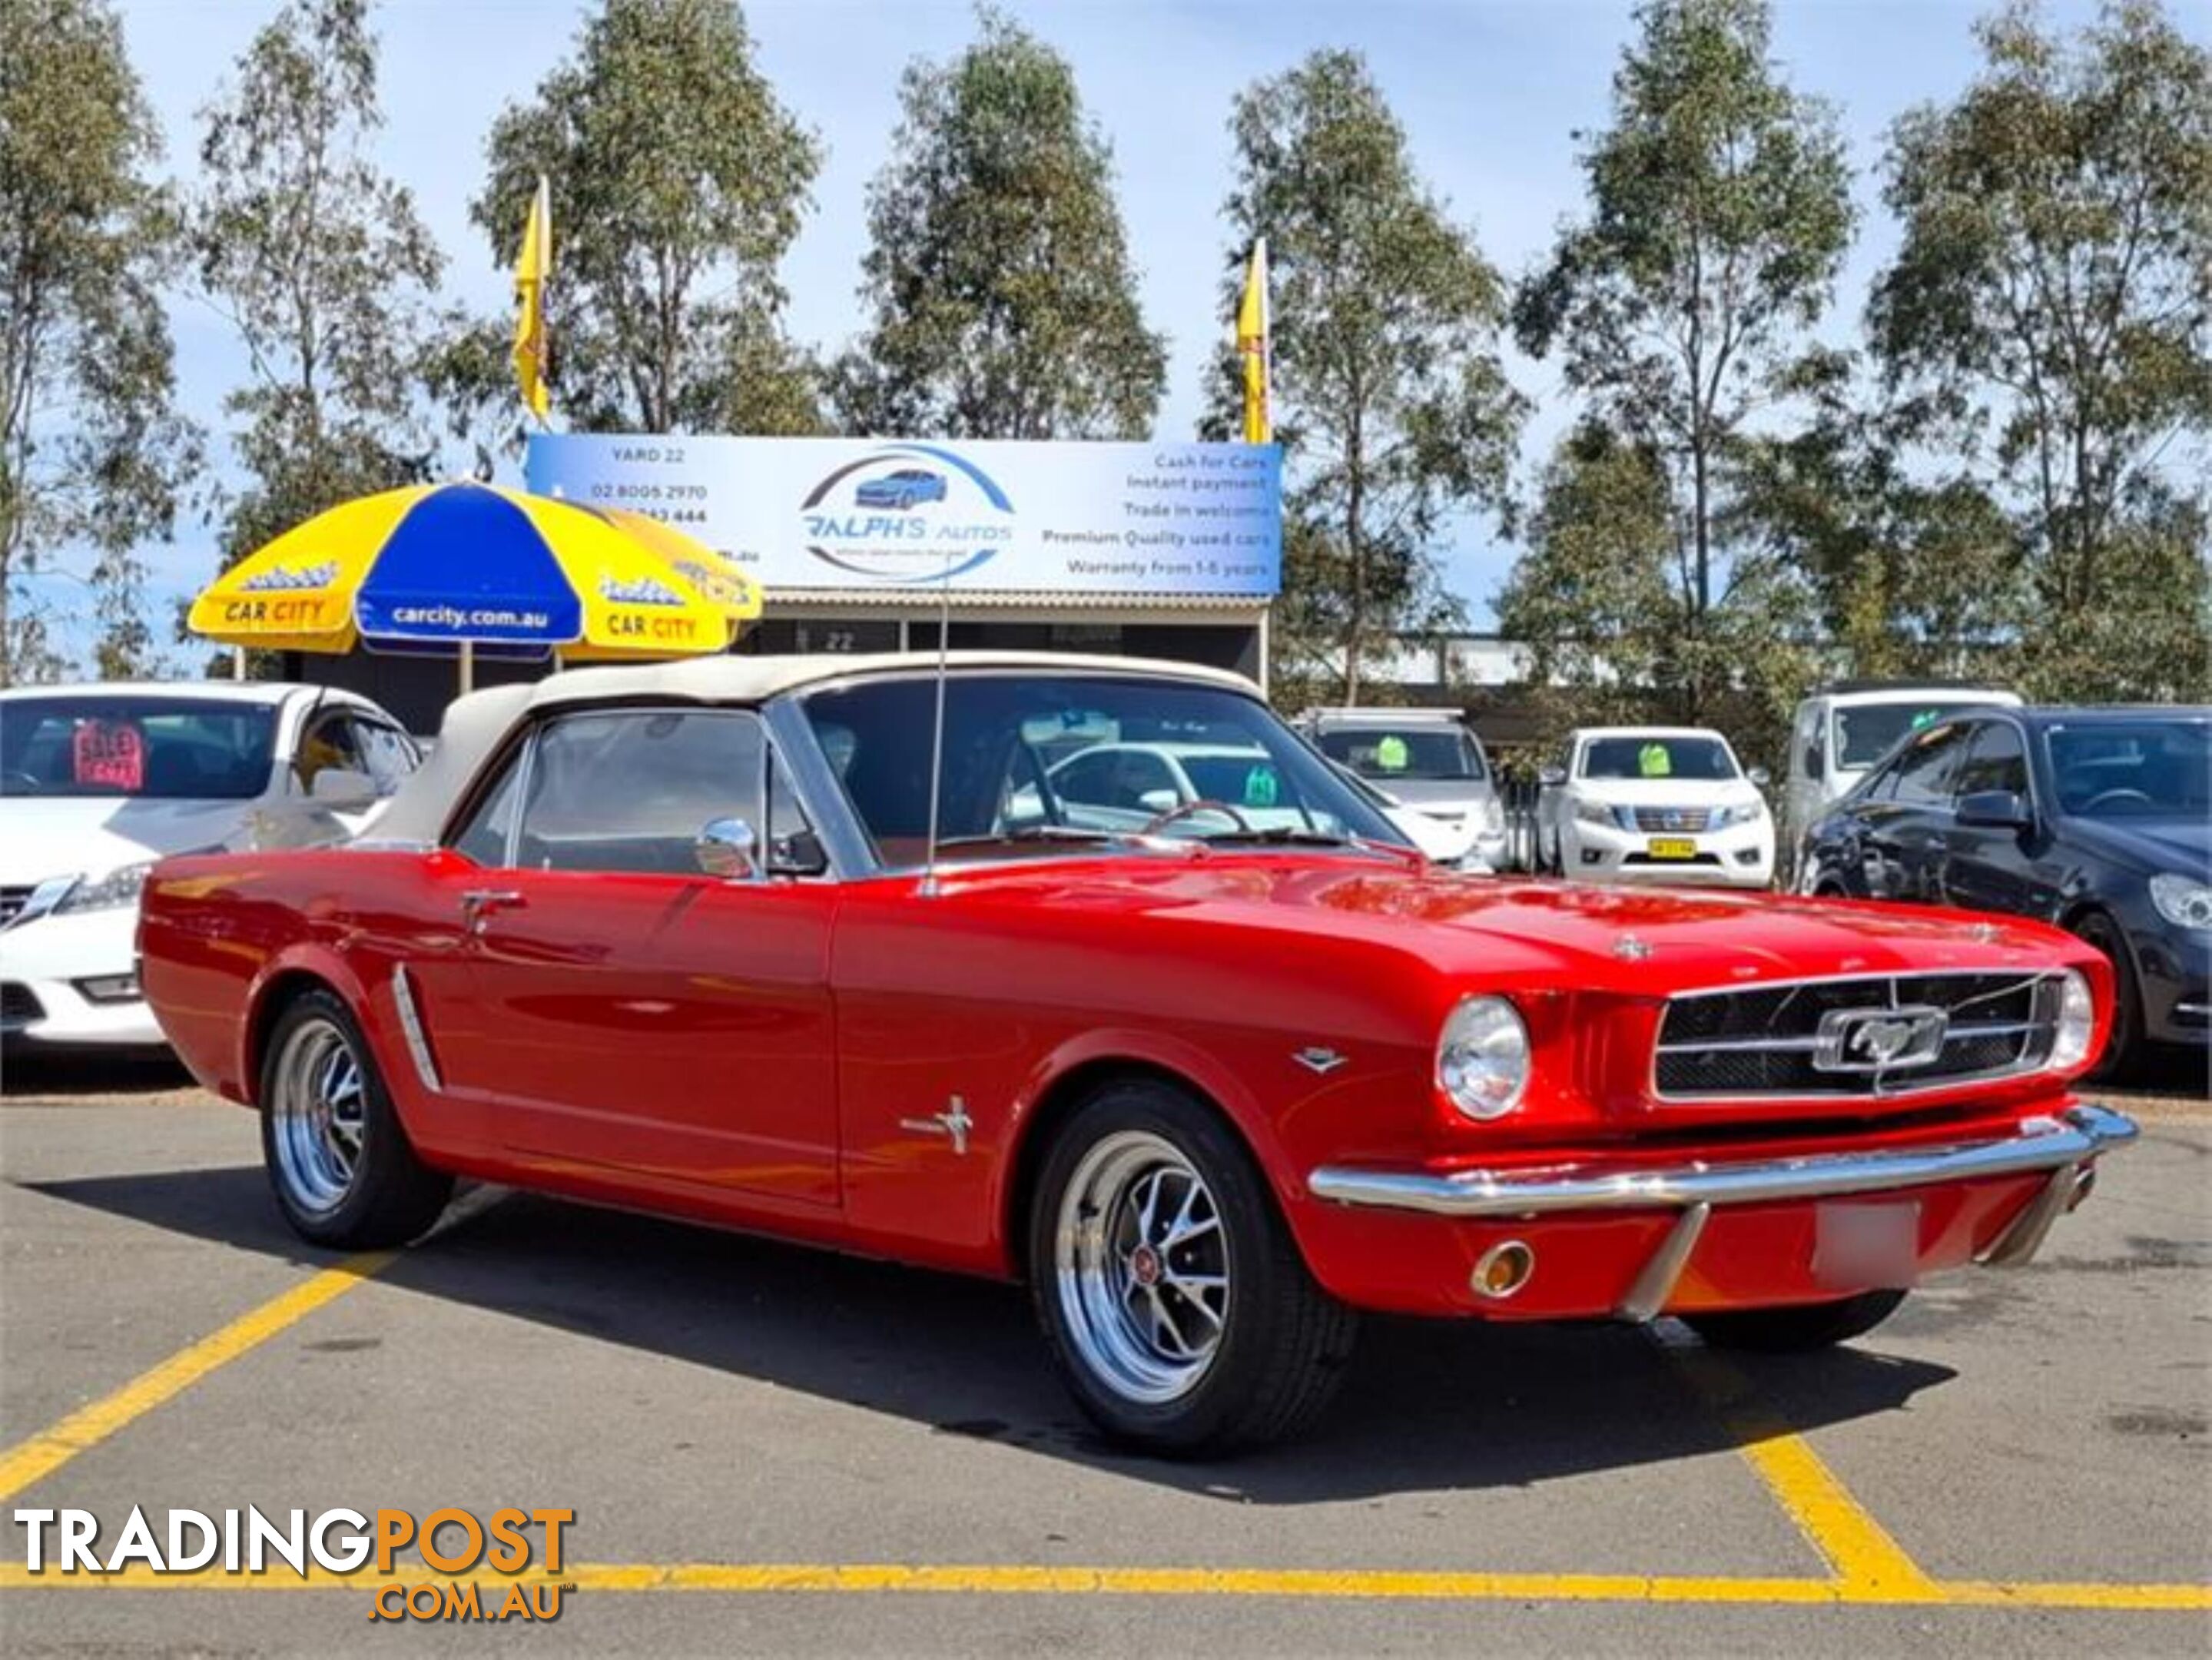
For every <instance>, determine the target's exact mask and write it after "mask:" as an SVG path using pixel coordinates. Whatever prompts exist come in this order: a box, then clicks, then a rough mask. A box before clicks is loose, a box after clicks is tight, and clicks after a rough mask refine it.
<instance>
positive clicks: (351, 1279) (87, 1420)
mask: <svg viewBox="0 0 2212 1660" xmlns="http://www.w3.org/2000/svg"><path fill="white" fill-rule="evenodd" d="M397 1255H398V1252H396V1251H388V1250H379V1251H368V1252H364V1253H363V1254H362V1255H361V1256H349V1257H348V1258H347V1259H346V1260H345V1261H344V1262H340V1263H338V1264H337V1265H336V1266H335V1267H333V1268H325V1269H324V1270H323V1271H322V1272H321V1273H319V1274H316V1275H315V1276H314V1277H313V1279H311V1280H307V1281H305V1282H304V1283H303V1284H301V1285H297V1286H293V1287H292V1289H291V1290H289V1291H288V1292H284V1293H283V1294H282V1295H281V1296H277V1297H274V1298H270V1300H269V1301H268V1302H266V1303H264V1304H262V1305H261V1306H260V1307H259V1308H258V1309H254V1310H250V1311H249V1312H247V1313H245V1314H242V1315H240V1316H239V1317H238V1318H237V1319H235V1320H234V1321H232V1322H231V1323H229V1324H228V1325H227V1326H225V1327H224V1328H223V1329H222V1330H220V1331H218V1332H216V1333H214V1334H212V1335H210V1336H206V1337H203V1338H202V1339H200V1341H198V1342H197V1343H194V1344H193V1345H191V1347H189V1348H185V1349H180V1350H179V1351H178V1352H177V1353H174V1354H173V1355H171V1356H170V1357H169V1358H168V1359H166V1360H164V1361H162V1362H161V1364H160V1365H156V1366H154V1367H152V1368H151V1369H149V1371H143V1372H141V1373H139V1374H138V1376H137V1377H134V1378H132V1379H131V1381H130V1382H129V1383H125V1385H124V1386H123V1387H122V1388H121V1389H117V1390H116V1391H115V1392H114V1393H112V1395H102V1396H101V1397H100V1399H99V1400H97V1401H94V1402H91V1403H90V1404H88V1405H87V1406H82V1407H79V1408H77V1409H76V1411H75V1412H73V1413H71V1414H70V1415H69V1416H68V1417H66V1418H64V1419H63V1420H61V1421H60V1422H59V1423H58V1424H55V1425H54V1426H52V1427H51V1428H49V1429H46V1430H44V1431H41V1432H40V1433H39V1434H36V1435H33V1436H32V1437H30V1438H28V1439H27V1440H24V1441H19V1442H17V1443H16V1444H15V1445H14V1446H12V1447H10V1448H9V1449H8V1450H6V1451H5V1452H0V1503H5V1502H6V1501H7V1500H9V1499H13V1498H14V1497H15V1495H16V1494H17V1493H21V1492H22V1491H23V1489H24V1488H26V1487H29V1486H30V1485H31V1484H32V1483H33V1482H34V1481H42V1480H44V1479H45V1478H46V1477H47V1476H49V1475H52V1474H53V1473H54V1472H55V1471H56V1470H58V1469H59V1468H61V1467H62V1466H63V1465H64V1464H66V1463H68V1462H69V1461H70V1459H72V1458H74V1457H76V1456H77V1454H79V1453H81V1452H82V1451H84V1450H85V1449H87V1448H88V1447H93V1446H97V1445H98V1444H100V1442H102V1441H105V1440H106V1439H107V1438H108V1437H109V1436H111V1435H113V1434H114V1433H115V1432H117V1431H118V1430H119V1429H122V1428H123V1427H124V1426H126V1425H128V1424H130V1423H131V1422H132V1421H133V1420H137V1419H139V1418H143V1417H144V1416H145V1415H146V1414H148V1413H149V1412H151V1411H153V1410H154V1408H156V1407H158V1406H160V1405H161V1403H162V1402H165V1401H167V1400H169V1399H170V1398H172V1397H173V1396H174V1395H178V1394H179V1393H181V1392H182V1391H184V1390H185V1389H190V1388H191V1386H192V1385H193V1384H194V1383H197V1382H199V1380H200V1379H201V1378H203V1377H206V1376H207V1375H208V1374H209V1373H210V1372H211V1371H215V1370H216V1367H218V1366H221V1365H226V1364H227V1363H228V1362H230V1361H232V1360H235V1359H238V1357H239V1356H240V1355H241V1354H244V1353H246V1351H247V1350H249V1349H251V1348H253V1347H256V1346H257V1345H258V1344H261V1343H265V1342H267V1341H269V1340H270V1338H271V1337H274V1336H275V1335H276V1334H277V1333H278V1332H280V1331H282V1330H283V1329H285V1328H286V1327H287V1326H289V1325H292V1324H294V1323H295V1322H297V1321H299V1320H301V1319H303V1318H305V1317H306V1316H308V1315H310V1314H312V1313H313V1312H314V1311H315V1310H317V1309H319V1308H320V1307H322V1306H323V1304H325V1303H328V1302H330V1301H331V1299H332V1298H337V1297H342V1296H343V1295H344V1294H345V1293H346V1292H349V1291H351V1290H352V1289H353V1288H354V1287H355V1286H357V1285H359V1284H361V1282H362V1280H366V1279H368V1277H369V1276H370V1275H371V1274H375V1273H377V1272H378V1271H379V1270H380V1269H381V1268H384V1267H385V1265H386V1263H388V1262H391V1261H392V1258H393V1257H394V1256H397Z"/></svg>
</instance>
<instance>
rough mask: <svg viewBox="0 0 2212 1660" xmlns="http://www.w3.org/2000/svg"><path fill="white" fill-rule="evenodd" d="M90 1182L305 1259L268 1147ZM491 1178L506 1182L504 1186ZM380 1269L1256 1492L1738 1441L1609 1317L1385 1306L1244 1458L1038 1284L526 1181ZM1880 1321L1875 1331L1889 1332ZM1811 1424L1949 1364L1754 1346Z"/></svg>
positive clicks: (1501, 1480)
mask: <svg viewBox="0 0 2212 1660" xmlns="http://www.w3.org/2000/svg"><path fill="white" fill-rule="evenodd" d="M34 1186H35V1190H36V1191H38V1192H40V1193H41V1194H44V1195H47V1196H49V1197H52V1198H56V1199H60V1200H63V1201H68V1202H70V1203H73V1204H78V1205H84V1206H88V1207H92V1208H94V1209H96V1210H100V1211H105V1212H108V1213H112V1214H114V1215H118V1216H124V1217H128V1218H130V1219H132V1220H134V1221H137V1222H143V1223H148V1224H151V1225H154V1226H156V1227H161V1228H166V1229H169V1230H172V1231H176V1232H179V1233H185V1234H191V1235H193V1236H196V1237H202V1238H207V1239H213V1240H219V1241H221V1242H222V1243H226V1244H229V1245H233V1246H235V1247H238V1248H240V1249H242V1250H257V1251H262V1252H265V1253H267V1254H269V1255H271V1256H281V1257H283V1258H286V1259H288V1260H290V1261H294V1262H301V1263H303V1264H312V1265H318V1266H319V1265H322V1264H325V1263H327V1262H330V1261H331V1260H333V1259H332V1257H331V1254H330V1253H327V1252H323V1251H319V1250H314V1249H313V1248H312V1247H309V1246H307V1245H304V1244H302V1243H301V1242H300V1241H299V1240H297V1239H296V1238H295V1237H293V1235H292V1234H291V1233H290V1231H289V1230H287V1229H286V1228H285V1227H284V1226H283V1223H282V1221H281V1220H280V1219H279V1218H278V1216H277V1214H276V1210H275V1207H274V1205H273V1202H272V1201H271V1200H270V1195H269V1191H268V1187H267V1183H266V1181H265V1178H264V1176H263V1174H262V1172H261V1171H260V1170H259V1168H258V1167H257V1166H242V1167H238V1168H231V1169H222V1170H204V1171H176V1172H169V1173H162V1174H156V1175H146V1176H132V1177H101V1178H96V1179H89V1180H77V1181H64V1182H50V1183H37V1184H34ZM487 1196H489V1195H487ZM384 1279H385V1280H386V1281H387V1282H388V1283H390V1284H392V1285H395V1286H404V1287H405V1288H406V1289H408V1290H410V1291H412V1292H416V1293H418V1294H422V1295H426V1296H431V1297H438V1298H447V1299H449V1300H451V1301H453V1302H456V1303H459V1304H465V1305H467V1306H470V1307H474V1308H480V1309H484V1310H492V1311H495V1312H498V1313H501V1314H504V1315H507V1316H515V1317H519V1318H522V1319H527V1320H533V1321H537V1322H539V1323H543V1324H544V1325H547V1326H550V1327H553V1328H556V1329H560V1330H563V1331H568V1332H574V1333H575V1334H578V1335H581V1336H584V1337H587V1338H591V1339H594V1340H596V1341H600V1342H605V1343H616V1344H621V1345H623V1346H626V1347H631V1348H635V1349H640V1350H643V1351H646V1352H647V1353H653V1354H657V1355H663V1356H666V1357H668V1358H671V1359H679V1360H683V1361H686V1362H689V1363H690V1364H692V1365H701V1366H710V1367H714V1368H716V1369H718V1370H720V1371H725V1372H728V1373H731V1374H733V1375H736V1376H738V1377H750V1378H757V1379H761V1380H763V1381H765V1382H769V1383H775V1384H776V1385H778V1386H780V1387H781V1388H785V1389H799V1390H803V1391H805V1392H806V1393H808V1394H811V1395H820V1396H823V1397H824V1398H826V1399H831V1400H836V1401H840V1402H847V1403H848V1404H851V1405H854V1406H860V1407H863V1408H870V1409H872V1410H875V1411H878V1412H884V1413H890V1414H896V1415H898V1416H900V1417H902V1418H905V1419H908V1420H912V1421H915V1422H917V1423H922V1424H927V1425H928V1426H931V1427H932V1428H933V1430H935V1431H937V1432H939V1433H943V1434H948V1435H958V1436H967V1437H973V1438H982V1439H987V1440H992V1441H996V1442H1000V1443H1002V1444H1007V1445H1012V1446H1017V1447H1021V1448H1024V1449H1027V1450H1031V1451H1034V1452H1036V1453H1037V1454H1039V1455H1040V1456H1048V1457H1054V1458H1061V1459H1066V1460H1071V1461H1073V1462H1079V1463H1082V1464H1085V1465H1089V1466H1091V1467H1093V1468H1102V1469H1110V1470H1115V1471H1117V1472H1120V1473H1122V1474H1125V1475H1128V1476H1130V1477H1131V1478H1133V1479H1135V1480H1140V1481H1152V1482H1157V1483H1160V1484H1162V1485H1164V1486H1169V1487H1176V1488H1179V1489H1182V1490H1185V1491H1188V1492H1193V1493H1209V1494H1212V1495H1215V1496H1217V1497H1220V1498H1224V1499H1234V1500H1237V1501H1241V1502H1248V1503H1259V1504H1273V1505H1297V1504H1307V1503H1314V1502H1318V1501H1323V1500H1330V1499H1344V1498H1347V1497H1361V1496H1368V1495H1373V1494H1377V1493H1391V1492H1396V1491H1401V1490H1409V1491H1433V1490H1437V1489H1441V1488H1462V1489H1477V1490H1479V1489H1483V1488H1491V1487H1524V1486H1527V1485H1528V1484H1530V1483H1533V1482H1537V1481H1545V1480H1548V1479H1551V1478H1554V1477H1558V1476H1562V1475H1573V1474H1577V1473H1580V1472H1585V1471H1590V1470H1599V1469H1610V1468H1628V1467H1634V1466H1638V1465H1644V1464H1657V1463H1664V1462H1669V1461H1671V1460H1674V1459H1679V1458H1682V1457H1686V1456H1691V1455H1693V1454H1698V1453H1707V1452H1713V1451H1716V1450H1723V1449H1725V1448H1727V1447H1729V1445H1730V1444H1731V1443H1730V1442H1729V1438H1728V1436H1727V1434H1726V1432H1724V1431H1723V1429H1722V1428H1721V1426H1719V1424H1718V1423H1717V1421H1715V1420H1714V1418H1713V1416H1712V1414H1711V1413H1710V1412H1709V1411H1708V1410H1707V1409H1706V1408H1704V1407H1703V1406H1701V1405H1700V1404H1699V1402H1697V1401H1696V1400H1695V1399H1694V1398H1693V1397H1692V1395H1690V1394H1689V1392H1688V1389H1687V1387H1686V1384H1685V1383H1684V1381H1683V1380H1682V1378H1681V1377H1680V1375H1679V1374H1678V1373H1677V1372H1676V1371H1675V1370H1674V1366H1673V1365H1671V1363H1670V1362H1669V1361H1668V1359H1666V1357H1665V1356H1664V1355H1663V1354H1662V1353H1661V1352H1660V1350H1659V1348H1658V1347H1657V1346H1656V1345H1655V1344H1653V1343H1651V1342H1650V1341H1647V1340H1646V1339H1645V1338H1644V1336H1642V1335H1639V1334H1638V1333H1637V1332H1635V1331H1632V1330H1631V1329H1627V1328H1625V1327H1620V1326H1613V1325H1589V1326H1492V1325H1481V1324H1478V1323H1473V1322H1468V1323H1459V1322H1446V1321H1419V1320H1398V1319H1370V1321H1369V1322H1368V1323H1367V1325H1366V1328H1365V1329H1364V1333H1363V1335H1362V1341H1361V1344H1360V1348H1359V1353H1358V1359H1357V1361H1356V1362H1355V1364H1354V1366H1353V1371H1352V1376H1351V1377H1349V1378H1348V1379H1347V1380H1346V1387H1345V1389H1344V1392H1343V1394H1342V1395H1340V1397H1339V1400H1338V1403H1337V1406H1336V1408H1335V1409H1334V1411H1333V1412H1332V1413H1331V1414H1329V1416H1328V1419H1327V1420H1326V1421H1325V1422H1324V1423H1322V1425H1321V1426H1318V1427H1317V1429H1316V1432H1314V1433H1313V1434H1312V1435H1310V1437H1309V1438H1306V1439H1304V1440H1302V1441H1299V1442H1297V1443H1294V1444H1291V1445H1289V1446H1286V1447H1282V1448H1277V1449H1273V1450H1267V1451H1262V1452H1259V1453H1255V1454H1252V1455H1249V1456H1245V1457H1243V1458H1241V1459H1238V1460H1237V1461H1235V1462H1231V1463H1225V1464H1220V1463H1217V1464H1212V1465H1202V1464H1176V1463H1171V1462H1162V1461H1158V1460H1154V1459H1149V1458H1143V1457H1135V1456H1129V1455H1127V1454H1125V1453H1122V1452H1121V1451H1119V1450H1115V1448H1113V1447H1111V1446H1109V1445H1108V1444H1105V1443H1103V1442H1102V1441H1101V1440H1099V1439H1098V1438H1097V1436H1096V1435H1095V1434H1093V1433H1092V1432H1091V1430H1090V1428H1089V1426H1087V1424H1086V1423H1085V1421H1084V1420H1081V1419H1080V1417H1079V1414H1077V1413H1076V1411H1075V1409H1074V1408H1073V1406H1072V1404H1071V1403H1070V1402H1069V1401H1068V1399H1067V1397H1066V1395H1064V1394H1063V1393H1062V1391H1061V1390H1060V1388H1059V1386H1058V1384H1057V1383H1056V1382H1055V1381H1054V1378H1053V1377H1052V1375H1051V1372H1050V1371H1049V1369H1048V1365H1047V1364H1046V1361H1045V1359H1044V1353H1043V1347H1042V1341H1041V1340H1040V1339H1039V1337H1038V1335H1037V1333H1036V1326H1035V1322H1034V1318H1033V1316H1031V1314H1030V1309H1029V1305H1028V1300H1027V1296H1026V1293H1025V1292H1023V1291H1022V1290H1021V1289H1019V1288H1018V1287H1014V1286H1003V1285H998V1284H994V1283H991V1282H988V1281H984V1280H968V1279H962V1278H959V1277H957V1276H953V1275H948V1274H929V1273H925V1272H922V1271H920V1270H916V1269H908V1268H898V1267H895V1266H892V1265H890V1264H886V1263H881V1262H867V1261H863V1260H861V1259H859V1258H854V1257H846V1256H835V1255H832V1254H829V1253H826V1252H821V1251H813V1250H805V1249H804V1248H801V1247H799V1246H793V1245H786V1244H781V1243H776V1242H774V1241H769V1240H763V1239H757V1238H752V1237H747V1236H744V1235H739V1234H730V1233H721V1232H717V1231H712V1230H708V1229H704V1228H696V1227H690V1226H687V1225H683V1224H680V1223H676V1222H668V1221H662V1220H659V1219H653V1218H649V1217H641V1216H634V1215H629V1214H627V1213H620V1212H615V1211H603V1210H597V1209H592V1208H590V1207H583V1206H579V1205H574V1204H569V1203H567V1202H565V1201H558V1200H553V1199H545V1198H540V1197H538V1196H535V1195H524V1194H513V1195H507V1196H505V1197H504V1198H503V1199H501V1201H499V1202H497V1203H495V1204H492V1205H489V1207H485V1208H483V1209H482V1210H481V1211H479V1212H478V1213H476V1214H473V1215H471V1216H468V1217H467V1218H466V1219H465V1220H462V1221H460V1222H459V1224H458V1225H451V1226H449V1227H448V1228H447V1230H446V1231H442V1232H441V1233H439V1234H437V1235H436V1236H435V1237H432V1238H430V1239H429V1240H428V1241H426V1242H424V1243H422V1244H421V1245H419V1246H417V1247H416V1248H415V1249H414V1250H411V1251H410V1252H409V1253H408V1255H407V1256H405V1257H404V1259H403V1260H402V1261H401V1262H398V1263H397V1264H395V1265H394V1266H393V1267H392V1268H389V1269H387V1270H386V1273H385V1275H384ZM1875 1341H1876V1342H1878V1341H1879V1339H1878V1338H1877V1339H1876V1340H1875ZM1752 1359H1753V1358H1752V1357H1745V1360H1746V1363H1747V1364H1746V1365H1745V1366H1744V1370H1745V1371H1747V1372H1749V1373H1751V1374H1753V1379H1754V1382H1763V1374H1764V1373H1765V1372H1766V1371H1768V1370H1770V1369H1772V1370H1774V1372H1775V1381H1776V1382H1778V1383H1784V1384H1786V1385H1787V1396H1788V1405H1789V1409H1790V1418H1791V1420H1792V1423H1793V1425H1794V1426H1795V1427H1797V1428H1799V1429H1814V1428H1818V1427H1820V1426H1822V1425H1824V1424H1830V1423H1835V1422H1839V1421H1845V1420H1853V1419H1859V1418H1864V1417H1868V1416H1871V1415H1873V1414H1879V1413H1884V1412H1889V1411H1893V1410H1895V1409H1897V1408H1900V1407H1902V1406H1904V1405H1905V1403H1906V1402H1909V1401H1910V1400H1911V1398H1912V1397H1913V1396H1914V1395H1917V1393H1918V1392H1919V1391H1921V1390H1922V1389H1928V1388H1931V1387H1934V1386H1936V1385H1938V1384H1941V1383H1944V1382H1946V1381H1947V1380H1948V1379H1949V1378H1950V1377H1954V1376H1955V1374H1954V1372H1953V1371H1950V1370H1949V1369H1948V1368H1947V1367H1942V1366H1937V1365H1927V1364H1924V1363H1922V1362H1919V1361H1912V1360H1905V1359H1895V1358H1892V1357H1888V1356H1885V1355H1883V1354H1881V1353H1875V1352H1869V1351H1868V1350H1864V1349H1851V1348H1844V1349H1838V1350H1834V1351H1832V1352H1830V1353H1826V1354H1824V1355H1821V1356H1819V1357H1817V1358H1815V1359H1810V1360H1808V1359H1804V1358H1802V1357H1801V1358H1799V1359H1796V1360H1794V1361H1790V1362H1787V1363H1780V1364H1779V1365H1776V1363H1765V1362H1760V1363H1759V1364H1756V1365H1753V1364H1750V1362H1751V1361H1752Z"/></svg>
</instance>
